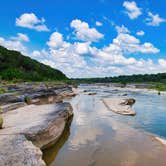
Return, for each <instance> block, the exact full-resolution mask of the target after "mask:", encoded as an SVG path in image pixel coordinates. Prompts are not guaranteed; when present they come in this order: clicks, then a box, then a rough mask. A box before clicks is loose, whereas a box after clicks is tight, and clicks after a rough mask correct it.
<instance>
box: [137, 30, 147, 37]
mask: <svg viewBox="0 0 166 166" xmlns="http://www.w3.org/2000/svg"><path fill="white" fill-rule="evenodd" d="M144 34H145V32H144V31H142V30H141V31H138V32H137V33H136V35H137V36H143V35H144Z"/></svg>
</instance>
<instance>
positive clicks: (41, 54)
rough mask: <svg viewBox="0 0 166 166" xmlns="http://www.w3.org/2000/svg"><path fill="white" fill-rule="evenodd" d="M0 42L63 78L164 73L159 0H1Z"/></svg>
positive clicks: (163, 16)
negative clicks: (58, 72) (64, 75)
mask: <svg viewBox="0 0 166 166" xmlns="http://www.w3.org/2000/svg"><path fill="white" fill-rule="evenodd" d="M0 20H1V26H0V45H3V46H5V47H7V48H9V49H14V50H18V51H20V52H22V53H23V54H24V55H26V56H30V57H31V58H33V59H36V60H38V61H40V62H42V63H44V64H47V65H50V66H52V67H54V68H58V69H60V70H62V71H63V72H64V73H65V74H66V75H67V76H69V77H104V76H114V75H123V74H127V75H128V74H138V73H158V72H166V47H165V46H166V31H165V29H166V12H165V2H164V1H163V0H153V1H152V0H135V1H133V0H131V1H130V0H116V1H115V0H91V1H88V0H84V1H81V0H71V1H67V0H61V1H57V0H47V1H46V0H45V1H41V0H36V1H34V0H28V1H20V0H2V1H1V10H0Z"/></svg>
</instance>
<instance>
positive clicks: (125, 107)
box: [102, 98, 136, 116]
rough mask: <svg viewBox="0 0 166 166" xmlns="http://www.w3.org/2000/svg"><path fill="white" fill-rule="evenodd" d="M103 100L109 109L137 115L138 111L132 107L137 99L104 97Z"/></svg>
mask: <svg viewBox="0 0 166 166" xmlns="http://www.w3.org/2000/svg"><path fill="white" fill-rule="evenodd" d="M102 101H103V103H104V104H105V105H106V107H107V108H108V109H109V110H111V111H113V112H115V113H118V114H121V115H131V116H134V115H136V112H135V111H134V110H133V109H132V105H133V104H134V103H135V99H125V98H104V99H102Z"/></svg>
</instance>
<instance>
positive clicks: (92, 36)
mask: <svg viewBox="0 0 166 166" xmlns="http://www.w3.org/2000/svg"><path fill="white" fill-rule="evenodd" d="M70 26H71V27H72V28H74V29H75V35H76V38H77V39H79V40H82V41H88V42H96V41H98V40H99V39H101V38H103V37H104V35H103V34H101V33H100V32H98V31H97V30H96V29H95V28H90V27H89V24H88V23H86V22H83V21H81V20H78V19H76V20H73V21H72V22H71V23H70Z"/></svg>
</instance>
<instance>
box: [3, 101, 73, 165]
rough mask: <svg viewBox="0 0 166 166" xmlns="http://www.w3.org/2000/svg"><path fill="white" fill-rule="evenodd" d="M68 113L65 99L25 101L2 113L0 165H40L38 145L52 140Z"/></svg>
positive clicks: (61, 127)
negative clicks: (49, 102)
mask: <svg viewBox="0 0 166 166" xmlns="http://www.w3.org/2000/svg"><path fill="white" fill-rule="evenodd" d="M72 115H73V111H72V107H71V105H70V104H69V103H57V104H47V105H28V106H25V107H22V108H19V109H16V110H13V111H9V112H6V113H4V114H2V116H3V119H4V125H3V129H2V130H0V165H7V166H10V165H11V166H21V163H23V164H22V165H25V166H31V165H33V166H40V165H41V166H42V165H44V162H43V161H42V153H41V151H40V149H39V148H41V149H42V148H45V147H47V146H50V145H52V144H53V143H55V142H56V141H57V139H58V138H59V137H60V136H61V134H62V132H63V130H64V128H65V125H66V123H67V121H68V119H69V117H70V116H72ZM32 143H33V144H32ZM37 147H38V148H37Z"/></svg>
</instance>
